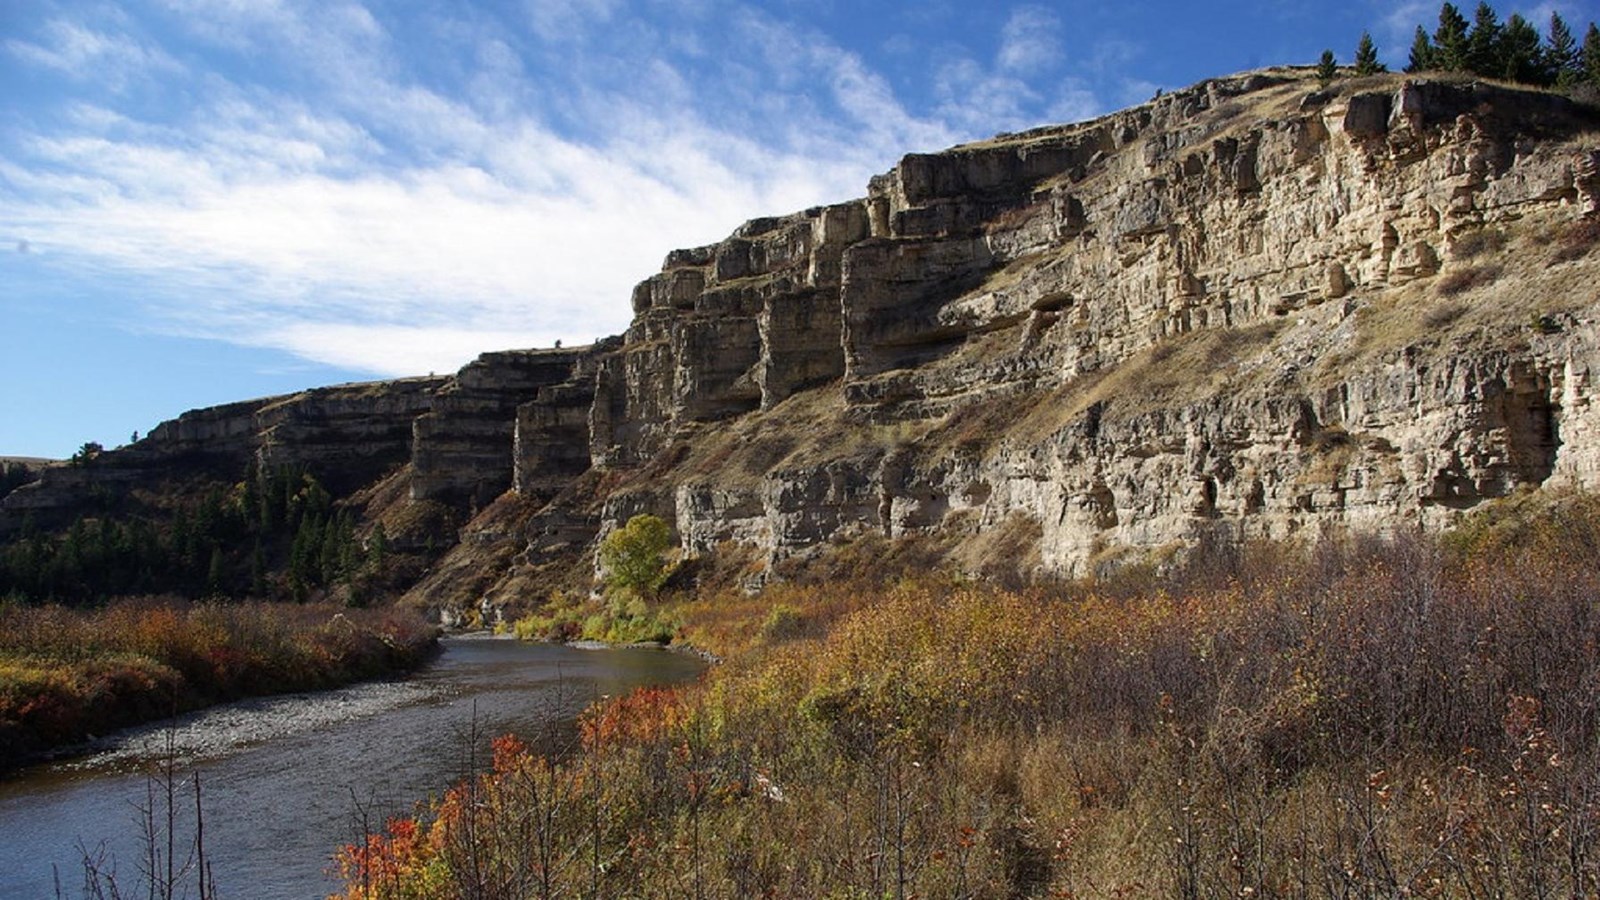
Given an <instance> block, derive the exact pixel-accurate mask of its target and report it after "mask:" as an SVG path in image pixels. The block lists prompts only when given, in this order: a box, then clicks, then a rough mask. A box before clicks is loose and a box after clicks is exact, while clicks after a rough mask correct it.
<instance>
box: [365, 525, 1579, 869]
mask: <svg viewBox="0 0 1600 900" xmlns="http://www.w3.org/2000/svg"><path fill="white" fill-rule="evenodd" d="M1597 550H1600V499H1596V498H1594V497H1589V496H1577V497H1571V496H1569V497H1565V498H1561V499H1558V500H1556V501H1553V502H1552V501H1548V500H1543V499H1533V498H1531V497H1526V496H1524V497H1519V498H1515V499H1513V500H1512V501H1507V502H1503V503H1501V504H1499V505H1497V506H1495V507H1494V508H1493V509H1492V510H1490V511H1489V512H1486V513H1483V514H1479V515H1477V516H1474V517H1473V518H1471V519H1469V520H1468V522H1467V524H1466V525H1465V526H1464V527H1463V528H1461V529H1458V530H1457V531H1455V532H1453V533H1451V534H1450V535H1447V536H1446V537H1444V538H1443V539H1434V538H1429V537H1424V536H1420V535H1416V534H1402V535H1396V536H1394V537H1390V538H1385V539H1377V538H1349V539H1345V540H1336V541H1335V540H1329V541H1324V542H1321V543H1318V544H1316V545H1314V546H1309V547H1306V546H1297V545H1282V544H1280V545H1267V544H1262V545H1254V546H1247V547H1244V548H1241V549H1227V548H1221V547H1214V548H1202V550H1201V551H1200V552H1196V553H1195V554H1193V555H1192V557H1191V560H1192V561H1191V563H1189V564H1188V565H1187V566H1185V567H1183V568H1181V569H1180V570H1178V571H1175V572H1173V573H1171V574H1169V575H1165V576H1158V575H1157V574H1155V573H1154V572H1152V571H1149V570H1137V569H1136V570H1129V571H1125V572H1124V573H1123V574H1122V575H1121V576H1118V577H1117V578H1116V579H1114V580H1111V581H1100V582H1086V583H1075V584H1070V585H1062V586H1057V587H1035V588H1026V589H1018V590H1002V589H999V588H996V587H992V586H984V585H978V584H971V583H964V582H961V581H952V580H947V579H938V578H922V579H915V580H909V581H904V580H902V581H890V582H884V581H882V580H874V579H867V578H858V579H855V580H849V581H845V580H833V581H829V582H826V583H820V584H803V583H792V584H789V585H786V586H777V587H773V588H770V589H768V590H767V591H766V592H765V593H764V594H762V595H761V596H758V597H745V596H743V595H739V594H736V593H732V592H730V593H728V594H725V595H723V596H719V597H715V598H701V599H698V600H694V601H692V602H687V601H677V603H676V605H675V607H674V609H673V612H674V613H675V614H676V615H678V616H681V618H682V620H683V621H684V623H685V624H684V629H685V632H686V634H687V635H688V636H689V637H690V639H691V640H694V641H696V642H698V643H701V644H705V645H709V646H710V647H711V648H712V649H715V650H718V651H720V652H723V653H725V654H726V655H727V662H726V663H725V664H724V665H722V666H719V667H717V668H715V669H714V670H713V671H712V672H711V673H710V674H709V675H708V676H707V677H706V678H705V679H704V681H703V682H702V683H701V684H698V685H695V686H691V687H687V688H683V689H672V690H668V689H649V690H643V691H640V692H637V693H635V694H633V695H630V696H627V697H623V698H619V699H616V700H614V701H611V702H609V703H606V704H604V705H601V706H599V707H597V708H595V709H592V710H591V711H590V712H589V713H588V714H587V715H586V717H585V719H584V721H583V725H582V729H581V742H580V743H577V744H574V743H571V742H566V741H563V740H561V739H559V738H558V737H554V736H552V737H550V738H548V739H545V740H535V741H532V742H530V743H523V742H521V741H517V740H515V739H511V738H505V739H502V740H500V741H499V742H497V744H496V750H495V754H494V759H493V764H492V767H491V768H490V769H489V770H488V771H486V772H484V773H483V774H481V775H479V776H478V777H476V778H474V779H472V780H471V781H469V782H467V783H464V784H462V785H459V786H457V787H456V788H454V789H453V790H451V791H450V792H449V793H448V794H447V795H446V796H445V797H444V798H443V799H442V800H441V801H440V802H439V803H438V804H437V805H435V806H434V807H432V808H430V809H428V810H424V811H422V812H421V813H419V815H418V816H417V817H416V818H408V819H399V820H395V821H392V822H390V823H389V825H388V828H387V829H386V831H384V832H383V833H382V834H375V835H373V836H371V837H370V838H368V840H367V841H366V842H365V843H364V844H363V845H359V846H352V847H348V848H346V849H345V850H344V851H343V852H342V853H341V856H340V860H341V864H342V867H343V871H344V874H345V876H346V877H347V878H348V889H347V891H346V893H345V894H344V895H343V896H346V897H350V898H369V897H370V898H402V897H403V898H432V897H483V898H498V897H578V896H621V895H627V896H641V897H896V898H904V897H1127V896H1170V897H1221V896H1233V897H1239V896H1280V897H1394V896H1430V897H1440V896H1451V897H1458V896H1459V897H1491V896H1493V897H1503V896H1563V897H1565V896H1590V895H1593V894H1594V893H1595V892H1596V891H1600V766H1597V765H1596V763H1597V761H1600V760H1597V759H1596V745H1595V739H1596V736H1597V732H1596V728H1597V720H1596V713H1597V702H1600V701H1597V698H1600V690H1597V689H1600V618H1597V617H1596V615H1595V606H1594V598H1595V596H1596V595H1597V589H1600V573H1597V572H1596V570H1595V567H1594V565H1593V560H1594V558H1595V553H1596V551H1597Z"/></svg>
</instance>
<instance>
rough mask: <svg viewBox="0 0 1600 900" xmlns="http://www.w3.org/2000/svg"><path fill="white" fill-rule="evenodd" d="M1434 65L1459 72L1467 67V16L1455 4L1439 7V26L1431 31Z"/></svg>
mask: <svg viewBox="0 0 1600 900" xmlns="http://www.w3.org/2000/svg"><path fill="white" fill-rule="evenodd" d="M1433 47H1434V59H1433V62H1434V67H1435V68H1439V69H1443V70H1445V71H1446V72H1460V71H1461V70H1463V69H1465V68H1466V67H1467V17H1466V16H1463V15H1462V14H1461V10H1459V9H1456V7H1455V4H1453V3H1446V4H1445V5H1443V6H1441V7H1439V27H1438V29H1436V30H1435V31H1434V32H1433Z"/></svg>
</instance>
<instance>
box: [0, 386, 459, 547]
mask: <svg viewBox="0 0 1600 900" xmlns="http://www.w3.org/2000/svg"><path fill="white" fill-rule="evenodd" d="M444 383H445V379H443V378H407V379H399V380H395V381H382V382H371V383H366V384H347V385H339V386H336V387H325V388H315V389H313V390H308V391H302V392H300V393H297V394H289V395H285V396H281V397H267V398H263V399H260V400H249V401H244V402H240V403H231V404H227V405H225V406H216V407H209V408H205V409H198V410H191V411H189V412H186V413H184V414H183V415H181V416H179V417H178V418H176V419H172V420H169V421H166V422H162V423H161V424H159V425H157V426H156V427H155V428H153V429H151V430H150V432H149V433H148V434H147V435H146V436H145V437H144V438H143V439H142V440H139V441H137V442H135V443H133V444H131V445H128V446H126V447H119V448H116V449H112V450H107V451H106V452H104V453H101V454H100V455H99V456H97V457H96V458H95V459H93V460H92V461H91V462H89V463H87V464H85V465H76V466H69V465H59V466H53V467H51V468H48V469H46V470H44V471H43V472H42V476H41V478H40V479H39V481H37V482H35V483H34V484H30V485H27V486H25V487H24V488H23V489H19V490H17V491H14V492H12V493H11V494H9V495H7V496H6V497H5V498H4V500H3V501H0V533H8V532H10V531H14V530H15V529H17V528H19V527H20V526H21V524H22V522H23V520H24V519H25V518H27V517H28V515H29V514H30V513H31V514H32V515H33V517H34V520H35V522H36V523H37V524H38V525H39V526H40V527H51V526H53V525H58V524H61V523H63V522H65V521H70V520H71V518H73V517H75V516H77V515H81V514H84V513H86V512H99V511H101V510H103V509H104V508H106V507H107V506H113V507H118V508H122V507H125V506H126V501H127V500H128V499H129V498H130V497H131V496H133V495H135V494H136V493H142V494H146V495H153V496H156V497H158V498H159V497H160V495H162V494H164V493H169V492H170V491H171V490H172V485H174V484H180V483H184V482H187V481H190V480H191V479H194V478H211V479H215V480H219V481H225V482H233V481H237V480H239V479H240V478H243V477H244V475H245V473H246V472H247V471H248V469H249V468H250V466H251V465H253V464H259V465H261V466H264V467H266V468H267V469H269V470H270V469H274V468H277V467H280V466H282V467H289V468H294V469H304V470H305V471H308V472H310V473H312V474H314V475H316V476H317V478H318V479H320V480H321V481H322V482H323V483H324V484H326V485H328V486H329V488H330V489H331V490H334V491H336V492H339V493H344V492H348V491H351V490H354V489H356V488H358V487H361V486H363V485H366V484H369V483H371V482H373V481H375V480H377V479H378V478H380V477H381V476H382V475H383V474H384V473H385V472H387V471H389V470H390V469H392V468H394V467H396V466H398V465H402V464H404V463H405V462H406V461H407V460H408V459H409V458H410V455H411V427H412V421H413V420H414V419H416V417H417V416H418V415H420V414H422V413H424V412H426V411H428V409H429V408H430V407H431V405H432V402H433V395H434V393H435V392H436V391H437V390H438V389H439V388H440V387H441V386H442V385H443V384H444Z"/></svg>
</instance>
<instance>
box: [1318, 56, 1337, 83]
mask: <svg viewBox="0 0 1600 900" xmlns="http://www.w3.org/2000/svg"><path fill="white" fill-rule="evenodd" d="M1338 74H1339V63H1338V62H1337V61H1335V60H1334V58H1333V51H1332V50H1324V51H1322V58H1321V59H1320V60H1318V61H1317V81H1319V82H1321V84H1322V86H1323V87H1327V86H1328V85H1329V84H1331V83H1332V82H1333V79H1334V78H1335V77H1337V76H1338Z"/></svg>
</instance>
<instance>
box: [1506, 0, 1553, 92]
mask: <svg viewBox="0 0 1600 900" xmlns="http://www.w3.org/2000/svg"><path fill="white" fill-rule="evenodd" d="M1499 66H1500V72H1499V77H1501V78H1504V79H1506V80H1508V81H1516V82H1519V83H1522V84H1550V83H1551V82H1553V81H1554V80H1555V78H1554V77H1553V76H1548V75H1547V74H1546V71H1545V68H1544V56H1543V54H1542V53H1540V52H1539V30H1538V29H1537V28H1534V27H1533V24H1532V23H1530V22H1529V21H1528V20H1527V19H1524V18H1523V17H1522V16H1521V15H1520V14H1516V13H1513V14H1512V16H1511V18H1510V19H1507V20H1506V27H1505V30H1503V31H1502V32H1501V33H1500V53H1499Z"/></svg>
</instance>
